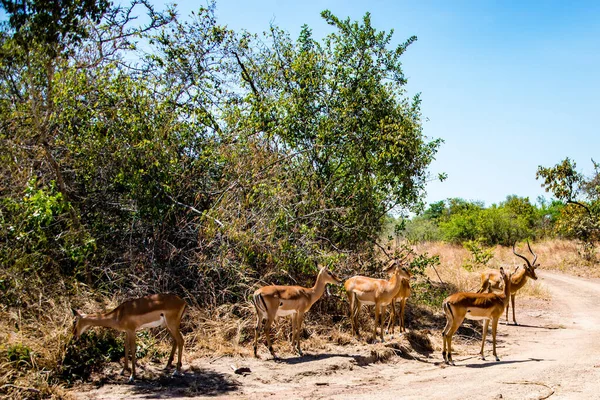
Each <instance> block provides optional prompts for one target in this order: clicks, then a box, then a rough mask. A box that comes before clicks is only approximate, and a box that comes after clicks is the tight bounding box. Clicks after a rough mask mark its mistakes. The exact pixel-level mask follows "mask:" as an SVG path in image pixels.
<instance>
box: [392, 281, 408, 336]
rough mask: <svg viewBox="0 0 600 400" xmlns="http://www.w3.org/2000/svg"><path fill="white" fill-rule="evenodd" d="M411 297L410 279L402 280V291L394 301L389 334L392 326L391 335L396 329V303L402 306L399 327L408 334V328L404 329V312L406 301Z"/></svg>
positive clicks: (399, 291)
mask: <svg viewBox="0 0 600 400" xmlns="http://www.w3.org/2000/svg"><path fill="white" fill-rule="evenodd" d="M409 297H410V281H409V280H408V279H405V278H402V279H401V280H400V290H398V294H396V296H395V297H394V301H392V303H391V304H392V315H391V318H390V322H389V323H388V328H387V329H388V332H389V331H390V325H392V330H391V333H392V334H393V333H394V328H395V325H396V323H395V320H394V318H396V307H395V303H399V304H400V310H399V314H398V325H399V327H400V332H406V328H405V327H404V310H405V309H406V301H407V300H408V298H409Z"/></svg>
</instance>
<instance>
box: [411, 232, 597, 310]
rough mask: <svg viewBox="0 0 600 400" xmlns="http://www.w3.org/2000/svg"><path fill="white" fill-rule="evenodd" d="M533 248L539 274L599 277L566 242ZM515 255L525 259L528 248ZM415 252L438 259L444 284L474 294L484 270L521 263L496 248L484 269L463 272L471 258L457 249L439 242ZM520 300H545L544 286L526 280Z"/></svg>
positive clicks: (431, 274) (506, 250)
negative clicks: (560, 273)
mask: <svg viewBox="0 0 600 400" xmlns="http://www.w3.org/2000/svg"><path fill="white" fill-rule="evenodd" d="M531 246H532V248H533V249H534V251H535V252H536V254H537V255H538V260H537V263H539V264H540V267H539V269H538V271H539V270H554V271H560V272H564V273H568V274H572V275H578V276H585V277H600V267H599V265H598V264H590V263H589V262H586V261H584V260H583V259H582V258H581V257H580V256H579V254H578V251H579V250H580V248H579V246H578V244H577V243H576V242H573V241H569V240H560V239H553V240H548V241H543V242H539V243H531ZM518 247H519V250H518V252H519V253H520V254H523V255H528V253H529V252H528V251H527V247H526V246H525V245H524V244H523V243H521V244H520V245H518ZM416 251H417V252H428V253H429V254H430V255H439V256H440V263H441V265H440V266H439V267H438V268H437V271H438V273H439V274H440V277H441V278H442V280H443V281H444V282H447V283H451V284H452V285H454V286H456V287H457V288H458V290H460V291H474V290H477V289H478V288H479V286H480V284H481V281H480V279H481V278H480V274H481V273H482V272H483V271H485V270H487V269H497V268H499V267H500V266H502V267H504V268H508V269H509V270H511V271H514V270H515V268H517V267H518V266H520V265H522V260H521V259H519V258H517V257H515V256H514V255H513V253H512V248H510V247H503V246H496V247H494V248H492V251H493V254H494V257H493V258H492V259H491V260H490V261H489V262H488V264H487V266H485V267H484V266H480V267H478V268H476V269H474V270H473V271H468V270H466V269H465V268H464V267H463V265H465V264H466V263H467V262H468V261H469V260H470V258H471V255H470V252H469V251H467V250H466V249H464V248H463V247H462V246H459V245H450V244H446V243H442V242H432V243H423V244H419V245H417V246H416ZM427 273H428V277H429V278H430V279H431V280H434V281H437V280H438V278H437V276H436V275H435V273H434V272H433V270H430V271H428V272H427ZM519 295H520V296H525V297H534V298H541V299H548V298H549V297H550V294H549V292H548V291H547V289H546V288H545V287H544V285H543V283H541V282H540V281H539V280H538V281H533V280H529V281H528V283H527V284H526V285H525V287H523V288H522V289H521V290H520V291H519Z"/></svg>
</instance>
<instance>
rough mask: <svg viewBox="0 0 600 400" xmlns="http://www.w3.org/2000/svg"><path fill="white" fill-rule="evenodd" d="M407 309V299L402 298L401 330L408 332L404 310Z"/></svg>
mask: <svg viewBox="0 0 600 400" xmlns="http://www.w3.org/2000/svg"><path fill="white" fill-rule="evenodd" d="M405 309H406V299H402V301H401V302H400V332H406V328H405V327H404V310H405Z"/></svg>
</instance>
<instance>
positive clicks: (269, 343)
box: [265, 315, 277, 358]
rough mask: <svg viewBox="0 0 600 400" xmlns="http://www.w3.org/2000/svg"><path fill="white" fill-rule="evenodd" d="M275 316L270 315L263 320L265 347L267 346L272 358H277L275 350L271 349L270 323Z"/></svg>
mask: <svg viewBox="0 0 600 400" xmlns="http://www.w3.org/2000/svg"><path fill="white" fill-rule="evenodd" d="M274 320H275V318H273V317H271V316H270V315H269V316H268V317H267V321H266V322H265V336H266V337H267V347H268V348H269V352H270V353H271V355H272V356H273V358H277V356H276V355H275V351H274V350H273V343H271V324H272V323H273V321H274Z"/></svg>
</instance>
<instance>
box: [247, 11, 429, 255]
mask: <svg viewBox="0 0 600 400" xmlns="http://www.w3.org/2000/svg"><path fill="white" fill-rule="evenodd" d="M322 16H323V18H324V19H325V21H326V22H327V23H328V24H330V25H332V26H333V27H334V28H335V29H336V31H335V32H334V33H332V34H330V35H329V36H328V37H327V38H326V39H325V40H324V41H323V42H322V43H319V42H317V41H315V40H314V39H313V38H312V34H311V31H310V29H309V28H308V27H306V26H305V27H303V29H302V31H301V33H300V36H299V38H298V40H297V41H296V42H295V43H294V42H293V41H292V40H291V39H290V38H289V36H288V35H287V34H285V33H284V32H282V31H280V30H278V29H277V28H275V27H272V29H271V31H270V38H269V39H270V43H272V44H271V45H269V46H266V45H262V46H260V47H258V50H255V51H253V52H250V51H248V50H245V49H244V47H243V46H242V45H240V51H239V54H238V53H236V58H237V62H238V64H239V68H240V71H241V76H242V78H243V82H242V84H243V85H244V87H246V88H248V96H247V97H246V99H245V100H246V101H245V103H244V109H243V110H237V111H236V113H237V114H244V115H246V116H247V118H245V119H244V120H243V124H240V130H241V131H243V132H245V134H246V136H247V137H253V138H257V139H256V140H260V142H261V143H262V144H261V145H263V146H265V147H267V148H271V149H275V148H276V149H278V150H279V151H280V152H282V154H283V156H284V157H283V159H285V160H286V165H285V166H283V167H284V169H285V171H286V172H285V173H286V174H289V175H290V176H292V177H293V178H292V181H293V182H294V183H293V191H294V192H295V193H296V194H297V195H296V198H297V200H296V201H295V204H293V205H291V207H290V208H289V209H287V210H286V212H288V213H290V214H289V217H288V218H291V219H298V218H301V219H303V220H304V221H305V222H306V223H307V224H308V226H309V227H311V228H310V229H313V228H315V229H317V230H318V231H319V232H321V234H322V235H323V236H325V237H327V238H329V239H330V240H331V241H332V243H333V244H335V245H336V246H341V247H342V248H348V249H357V248H360V247H363V244H364V243H369V242H372V241H374V240H375V239H376V235H377V234H378V233H379V232H380V230H381V227H382V224H383V222H384V218H385V215H386V214H387V212H388V211H389V210H390V209H392V208H394V207H405V208H418V207H419V206H421V197H420V196H421V193H422V192H423V189H424V185H425V181H426V178H427V167H428V165H429V163H430V162H431V161H432V159H433V156H434V155H435V153H436V151H437V148H438V147H439V145H440V141H439V140H428V139H427V138H426V137H425V136H424V135H423V133H422V127H421V115H420V98H419V96H416V97H414V98H413V99H412V100H411V99H408V98H406V96H405V90H404V89H403V86H404V85H405V83H406V79H405V78H404V74H403V72H402V68H401V62H400V57H401V56H402V54H403V53H404V52H405V51H406V50H407V48H408V46H409V45H410V44H412V43H413V42H414V41H415V40H416V38H415V37H411V38H409V39H408V40H407V41H406V42H404V43H403V44H401V45H400V46H398V47H396V48H395V49H388V45H389V43H390V41H391V37H392V33H391V32H390V33H386V32H377V31H376V30H375V29H374V28H373V27H372V26H371V19H370V15H369V14H367V15H365V17H364V18H363V20H362V21H361V22H351V21H350V20H349V19H347V20H341V19H339V18H337V17H336V16H334V15H333V14H332V13H331V12H329V11H324V12H323V13H322ZM246 39H247V38H246V37H245V38H244V40H246ZM248 106H249V107H248ZM309 216H310V217H309Z"/></svg>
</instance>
